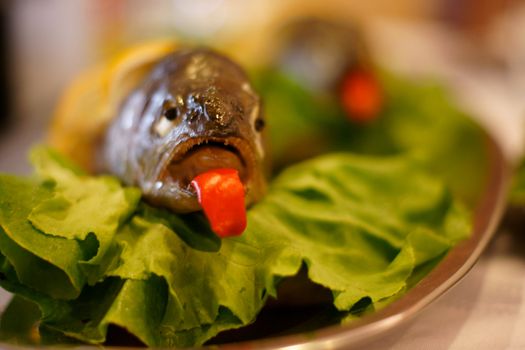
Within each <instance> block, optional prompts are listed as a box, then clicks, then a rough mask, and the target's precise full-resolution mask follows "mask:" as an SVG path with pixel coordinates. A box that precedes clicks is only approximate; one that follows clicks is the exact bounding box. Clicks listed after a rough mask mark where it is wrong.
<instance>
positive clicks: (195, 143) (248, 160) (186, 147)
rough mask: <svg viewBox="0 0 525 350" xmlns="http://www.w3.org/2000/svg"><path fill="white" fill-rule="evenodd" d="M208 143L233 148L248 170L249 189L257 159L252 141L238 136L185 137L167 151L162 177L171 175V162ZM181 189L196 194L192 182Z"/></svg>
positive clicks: (247, 185) (179, 159)
mask: <svg viewBox="0 0 525 350" xmlns="http://www.w3.org/2000/svg"><path fill="white" fill-rule="evenodd" d="M206 145H217V146H224V147H226V148H228V149H230V150H232V151H233V152H234V153H235V154H236V155H237V156H238V157H239V159H240V161H241V163H242V164H243V166H244V168H245V170H246V178H245V179H244V181H243V184H244V186H245V188H246V189H249V187H250V186H249V185H250V182H251V179H252V178H253V175H254V171H255V167H256V160H255V158H254V155H253V150H252V146H251V145H250V143H249V142H248V141H246V140H244V139H242V138H240V137H236V136H200V137H188V138H186V139H184V140H183V141H182V142H179V143H178V144H177V145H176V146H175V147H173V149H172V151H171V152H167V153H166V156H165V159H164V161H163V162H162V163H163V164H164V165H163V167H162V169H161V171H160V177H161V178H164V177H166V176H170V175H169V166H170V164H172V163H173V162H178V161H181V160H183V159H184V157H186V156H187V155H188V154H190V153H191V152H192V151H193V150H195V149H197V148H199V147H202V146H206ZM180 190H181V191H183V192H184V193H185V194H186V195H189V196H196V193H195V190H194V189H193V187H192V186H190V184H188V185H187V186H186V187H180Z"/></svg>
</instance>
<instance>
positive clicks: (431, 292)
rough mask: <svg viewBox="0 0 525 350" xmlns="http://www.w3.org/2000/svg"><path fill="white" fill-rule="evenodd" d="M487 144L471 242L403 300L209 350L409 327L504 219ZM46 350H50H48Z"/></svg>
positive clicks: (349, 343) (502, 194) (499, 155)
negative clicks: (352, 317) (308, 328)
mask: <svg viewBox="0 0 525 350" xmlns="http://www.w3.org/2000/svg"><path fill="white" fill-rule="evenodd" d="M486 140H487V142H486V154H487V158H488V159H487V161H488V165H487V170H488V174H486V175H487V178H486V183H485V186H484V188H483V189H482V191H481V193H480V195H479V197H478V200H477V202H476V205H475V212H474V222H473V232H472V234H471V236H470V238H469V239H468V240H466V241H463V242H462V243H460V244H458V245H457V246H456V247H455V248H454V249H452V250H451V251H450V252H449V253H448V254H447V256H446V257H445V258H444V259H443V260H442V261H441V262H440V263H439V264H438V265H437V266H436V267H435V268H434V269H433V270H432V271H431V272H430V273H429V274H428V275H427V276H425V277H424V278H423V279H422V280H421V281H420V282H419V283H417V284H416V285H415V286H414V287H413V288H411V289H409V290H408V291H407V292H406V293H405V294H404V295H403V296H402V297H401V298H399V299H398V300H396V301H394V302H392V303H391V304H389V305H388V306H386V307H385V308H383V309H382V310H380V311H377V312H375V313H372V314H370V315H367V316H364V317H362V318H361V319H359V320H357V321H353V322H351V323H347V324H345V325H335V326H328V327H324V328H320V329H317V330H315V331H313V332H306V333H298V334H292V335H287V336H277V337H271V338H263V339H259V340H253V341H246V342H238V343H228V344H223V345H212V346H210V347H205V348H213V349H226V350H237V349H238V350H240V349H243V350H244V349H254V350H263V349H268V350H269V349H287V350H292V349H293V350H310V349H311V350H314V349H315V350H317V349H351V348H357V347H362V346H365V345H366V344H367V343H370V342H374V341H377V340H378V339H380V338H381V337H383V336H385V335H387V334H390V333H391V332H393V331H395V330H398V329H400V328H401V327H402V326H404V325H406V324H407V323H409V321H411V320H413V319H414V318H415V316H417V315H418V314H420V313H421V312H422V311H423V310H424V309H425V308H427V307H428V306H429V305H430V304H432V303H433V302H435V301H436V300H437V299H438V298H439V297H440V296H441V295H443V294H444V293H445V292H446V291H447V290H449V289H450V288H452V287H453V286H454V285H455V284H456V283H458V282H459V281H460V280H461V279H462V278H463V277H464V276H465V275H466V274H467V273H468V272H469V270H470V269H471V268H472V267H473V266H474V264H475V263H476V261H477V260H478V258H479V257H480V255H481V253H482V252H483V250H484V249H485V247H486V246H487V244H488V243H489V241H490V240H491V238H492V236H493V235H494V233H495V231H496V228H497V225H498V223H499V221H500V219H501V217H502V214H503V211H504V209H505V204H506V193H507V187H508V184H509V179H510V174H511V167H510V165H509V162H508V161H507V159H506V158H505V156H504V154H503V152H502V150H501V148H500V147H499V146H498V144H497V143H496V142H495V141H494V140H493V139H492V138H491V137H489V136H487V137H486ZM5 297H6V296H5V295H0V299H5ZM0 348H1V349H13V350H14V349H29V348H30V347H28V346H20V345H13V344H7V343H1V342H0ZM41 348H42V349H46V347H41ZM61 348H63V347H61ZM108 348H111V349H115V350H116V349H129V348H124V347H108ZM47 349H50V347H47ZM75 349H99V347H93V346H82V345H81V346H75Z"/></svg>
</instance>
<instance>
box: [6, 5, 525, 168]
mask: <svg viewBox="0 0 525 350" xmlns="http://www.w3.org/2000/svg"><path fill="white" fill-rule="evenodd" d="M305 14H315V15H325V16H329V17H330V16H331V17H338V18H340V19H341V18H342V19H349V20H352V21H355V22H357V23H359V24H361V25H362V26H363V27H365V28H367V34H368V35H369V37H370V38H371V46H372V48H373V49H374V54H375V56H376V58H377V59H378V61H379V62H381V63H382V64H385V65H389V66H391V67H393V69H397V70H404V71H405V72H408V73H410V74H420V73H424V74H427V73H428V72H433V73H435V74H437V75H439V76H440V77H441V78H442V79H443V80H445V81H447V83H449V84H450V85H451V86H453V87H456V88H457V95H458V97H459V98H458V99H459V100H462V101H464V102H465V101H466V102H465V104H466V105H469V106H470V107H469V108H471V109H472V110H474V112H475V113H476V114H477V115H479V117H480V119H481V120H482V122H483V123H485V124H486V125H488V128H490V129H491V130H494V133H496V134H499V135H500V136H502V138H503V139H505V142H507V143H508V144H509V145H508V146H507V148H508V152H509V153H510V154H511V156H516V155H517V154H519V153H520V152H521V148H522V146H521V143H522V142H521V138H522V136H521V130H523V129H524V128H523V127H520V126H518V127H516V125H521V124H520V123H521V118H522V116H523V111H524V110H525V98H524V97H523V96H525V39H524V38H525V1H523V0H481V1H479V0H425V1H421V0H396V1H391V0H371V1H360V2H357V1H352V2H350V1H344V0H282V1H268V0H252V1H243V0H150V1H139V0H110V1H107V0H74V1H71V0H16V1H15V0H2V1H1V2H0V31H1V32H0V50H2V53H1V55H0V64H1V68H0V91H1V96H0V103H1V112H0V130H1V131H0V135H1V138H0V147H1V149H2V156H1V157H0V170H9V171H14V172H23V171H25V170H26V169H27V165H26V164H25V163H23V162H20V159H21V158H22V159H23V158H24V157H25V156H24V154H25V152H26V151H27V149H28V147H29V145H30V144H31V143H35V142H37V141H38V140H39V138H41V136H42V134H43V130H44V129H45V127H46V125H47V123H48V120H49V118H50V116H51V114H52V111H53V108H54V106H55V104H56V102H57V99H58V97H59V96H60V93H61V92H62V91H63V90H64V89H65V88H66V86H67V84H68V83H69V82H70V81H71V80H72V79H73V77H74V76H75V75H76V74H78V73H79V72H80V71H82V69H84V68H86V67H87V66H89V65H91V64H93V63H94V62H97V61H100V60H101V59H104V58H107V57H109V56H110V55H112V54H113V53H115V52H116V51H118V50H119V49H121V48H122V47H125V46H127V45H129V44H131V43H136V42H141V41H145V40H147V39H150V38H157V37H170V36H179V37H181V36H182V37H184V38H190V39H193V40H196V41H204V42H206V40H213V42H214V43H217V42H224V43H228V42H235V40H237V39H238V38H239V36H243V37H244V38H245V40H246V38H251V37H253V38H254V40H253V41H254V42H255V41H256V38H258V37H260V36H264V35H265V34H268V33H270V32H271V31H270V30H268V28H271V27H272V26H274V25H275V23H276V22H278V21H281V20H282V19H283V18H285V17H290V16H302V15H305ZM259 50H261V48H260V47H259ZM246 51H247V59H250V57H252V58H254V57H258V55H257V54H256V53H251V55H250V54H248V53H250V52H249V51H250V48H249V47H247V48H246ZM6 131H9V132H6ZM13 139H16V142H13Z"/></svg>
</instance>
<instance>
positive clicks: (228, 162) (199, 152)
mask: <svg viewBox="0 0 525 350" xmlns="http://www.w3.org/2000/svg"><path fill="white" fill-rule="evenodd" d="M254 167H255V159H254V158H253V151H252V149H251V147H250V145H249V144H248V142H246V141H244V140H243V139H240V138H236V137H227V138H220V137H212V138H209V137H207V138H191V139H189V140H187V141H184V142H183V143H181V144H179V146H178V147H177V149H176V150H175V151H174V152H173V153H172V155H171V159H170V161H169V163H168V164H167V166H166V168H165V173H164V175H165V176H166V177H168V178H169V180H170V181H169V182H171V183H172V184H175V185H177V186H178V187H179V188H180V189H181V190H183V191H185V192H189V193H188V194H190V195H192V196H195V190H194V188H193V186H191V181H192V180H193V179H194V178H195V177H196V176H197V175H199V174H202V173H204V172H207V171H210V170H213V169H221V168H222V169H224V168H229V169H235V170H237V171H238V172H239V178H240V179H241V181H242V183H243V184H244V186H245V188H247V187H249V186H248V185H249V183H250V180H251V178H252V174H253V172H254Z"/></svg>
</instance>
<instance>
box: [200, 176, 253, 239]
mask: <svg viewBox="0 0 525 350" xmlns="http://www.w3.org/2000/svg"><path fill="white" fill-rule="evenodd" d="M191 185H192V186H193V187H194V188H195V190H196V192H197V197H198V200H199V203H200V204H201V206H202V209H203V211H204V214H205V215H206V217H207V218H208V221H209V223H210V226H211V228H212V230H213V232H215V233H216V234H217V236H219V237H221V238H226V237H232V236H238V235H240V234H242V233H243V232H244V230H245V229H246V205H245V201H244V195H245V193H244V186H243V184H242V182H241V179H240V178H239V172H238V171H237V170H236V169H213V170H209V171H207V172H204V173H202V174H199V175H197V176H196V177H195V178H194V179H193V180H192V181H191Z"/></svg>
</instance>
